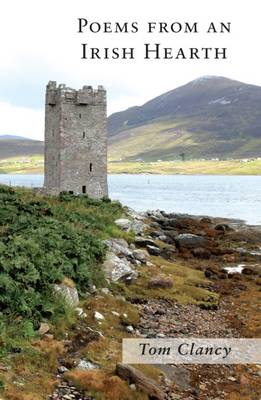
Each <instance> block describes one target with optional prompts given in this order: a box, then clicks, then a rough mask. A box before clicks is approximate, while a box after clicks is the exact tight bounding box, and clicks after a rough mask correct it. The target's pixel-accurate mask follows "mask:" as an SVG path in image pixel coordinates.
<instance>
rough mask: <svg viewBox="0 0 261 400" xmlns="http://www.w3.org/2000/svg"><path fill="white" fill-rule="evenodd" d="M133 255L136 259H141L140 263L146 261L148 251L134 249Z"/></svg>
mask: <svg viewBox="0 0 261 400" xmlns="http://www.w3.org/2000/svg"><path fill="white" fill-rule="evenodd" d="M132 254H133V257H134V258H135V259H136V260H138V261H141V262H142V263H146V261H147V260H148V259H149V257H150V256H149V253H148V252H147V251H146V250H140V249H137V250H134V252H133V253H132Z"/></svg>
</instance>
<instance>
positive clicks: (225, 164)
mask: <svg viewBox="0 0 261 400" xmlns="http://www.w3.org/2000/svg"><path fill="white" fill-rule="evenodd" d="M26 160H27V161H28V162H26V163H24V162H23V159H21V158H18V157H16V158H10V159H6V160H0V174H1V173H2V174H3V173H6V174H43V172H44V171H43V157H42V156H39V155H35V156H32V157H27V158H26ZM108 170H109V173H111V174H144V173H148V174H174V175H176V174H185V175H194V174H195V175H197V174H200V175H261V160H258V159H251V160H250V161H248V162H244V161H243V160H240V159H235V160H225V161H214V160H189V161H185V162H182V161H160V162H113V161H112V160H110V161H109V163H108Z"/></svg>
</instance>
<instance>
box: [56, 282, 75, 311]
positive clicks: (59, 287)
mask: <svg viewBox="0 0 261 400" xmlns="http://www.w3.org/2000/svg"><path fill="white" fill-rule="evenodd" d="M54 292H55V293H56V294H59V295H61V296H62V297H63V299H64V301H65V302H66V303H67V304H68V305H70V306H71V307H77V306H78V304H79V295H78V292H77V289H76V288H75V287H71V286H68V285H66V284H64V283H60V284H55V285H54Z"/></svg>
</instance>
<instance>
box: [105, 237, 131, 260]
mask: <svg viewBox="0 0 261 400" xmlns="http://www.w3.org/2000/svg"><path fill="white" fill-rule="evenodd" d="M104 243H105V244H106V246H107V247H108V248H109V250H110V251H111V252H112V253H114V254H116V256H119V257H130V256H131V251H130V250H129V245H128V243H127V242H126V240H124V239H109V240H104Z"/></svg>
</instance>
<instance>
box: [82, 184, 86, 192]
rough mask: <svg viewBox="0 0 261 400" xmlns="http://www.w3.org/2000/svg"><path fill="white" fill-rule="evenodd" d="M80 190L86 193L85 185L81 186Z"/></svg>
mask: <svg viewBox="0 0 261 400" xmlns="http://www.w3.org/2000/svg"><path fill="white" fill-rule="evenodd" d="M82 192H83V194H85V193H86V186H85V185H84V186H83V187H82Z"/></svg>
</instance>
